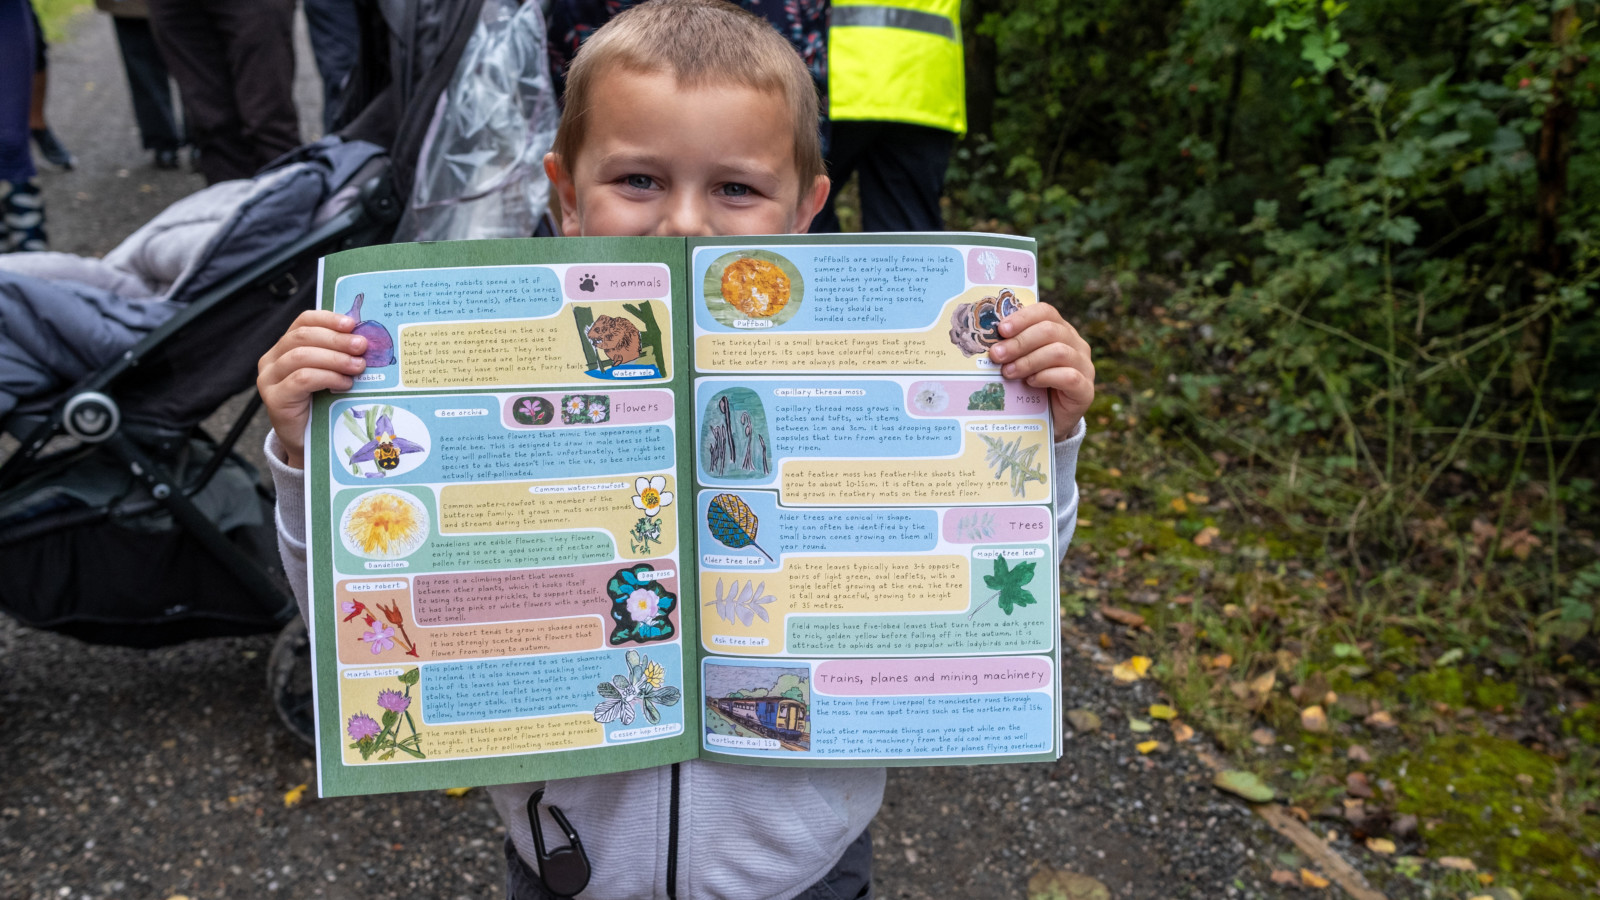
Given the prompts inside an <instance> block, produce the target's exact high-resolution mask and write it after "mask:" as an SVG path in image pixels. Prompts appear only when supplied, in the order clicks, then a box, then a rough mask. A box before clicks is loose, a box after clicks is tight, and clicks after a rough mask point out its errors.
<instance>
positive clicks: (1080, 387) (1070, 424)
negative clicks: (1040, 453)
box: [989, 303, 1094, 441]
mask: <svg viewBox="0 0 1600 900" xmlns="http://www.w3.org/2000/svg"><path fill="white" fill-rule="evenodd" d="M1000 336H1001V337H1003V338H1006V340H1003V341H1001V342H1000V343H998V344H995V345H994V346H993V347H990V348H989V358H990V359H992V360H994V361H995V362H997V363H1000V364H1001V366H1000V374H1001V375H1004V376H1005V377H1007V378H1016V379H1019V380H1021V381H1025V382H1027V383H1028V384H1029V385H1032V386H1033V387H1039V388H1049V389H1050V411H1051V412H1052V413H1053V414H1054V418H1055V428H1056V440H1058V441H1059V440H1062V439H1063V438H1067V437H1071V436H1072V433H1073V432H1074V431H1077V430H1078V421H1079V420H1080V419H1082V418H1083V414H1084V413H1086V412H1088V411H1089V404H1091V403H1093V402H1094V363H1093V362H1090V360H1089V343H1088V342H1087V341H1085V340H1084V339H1083V337H1082V336H1080V335H1079V334H1078V329H1076V328H1073V327H1072V326H1071V325H1070V324H1068V323H1067V321H1066V320H1065V319H1063V318H1061V313H1059V312H1056V309H1055V307H1053V306H1051V305H1050V304H1048V303H1030V304H1029V305H1027V306H1024V307H1022V308H1021V309H1019V310H1017V311H1016V312H1014V313H1012V314H1011V315H1009V316H1006V317H1005V318H1004V319H1002V320H1000Z"/></svg>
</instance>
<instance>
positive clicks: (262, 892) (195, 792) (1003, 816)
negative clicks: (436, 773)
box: [0, 15, 1289, 900]
mask: <svg viewBox="0 0 1600 900" xmlns="http://www.w3.org/2000/svg"><path fill="white" fill-rule="evenodd" d="M301 44H302V46H301V50H302V66H301V78H300V83H299V84H298V85H297V91H296V93H297V96H298V97H299V98H300V99H301V108H302V110H303V111H304V112H303V116H302V118H303V119H304V120H305V125H306V128H305V131H306V135H307V137H308V138H309V137H310V136H312V135H313V134H314V133H315V128H314V125H315V116H316V102H317V93H318V86H317V82H316V77H315V74H314V71H313V70H312V69H311V67H310V65H309V55H307V54H306V52H305V47H304V41H303V35H302V41H301ZM52 61H53V66H54V69H53V72H54V81H53V84H52V104H51V109H50V112H51V117H52V121H53V124H54V126H55V128H56V129H57V131H58V132H59V133H60V134H61V136H62V138H63V140H64V141H66V143H67V144H68V146H69V147H71V148H72V150H73V151H74V152H75V153H76V154H77V155H78V160H79V165H78V169H77V171H74V172H70V173H47V174H46V175H45V177H44V181H45V184H46V191H47V198H48V202H49V214H50V226H51V232H52V237H53V239H54V247H55V249H59V250H66V251H71V252H77V253H91V254H99V253H104V252H105V251H106V250H108V249H110V248H111V247H112V246H114V245H115V244H116V243H117V241H119V240H121V238H122V237H124V236H125V235H127V234H128V233H129V232H131V231H133V230H134V228H136V227H137V226H138V225H139V224H141V223H143V222H144V221H145V220H147V219H148V218H150V217H151V216H153V215H154V214H155V213H156V212H158V211H159V210H161V209H162V208H164V207H165V206H166V205H168V204H169V203H171V202H172V201H173V200H175V199H177V198H178V197H181V196H183V195H184V194H186V193H188V192H190V191H193V190H196V189H198V188H199V187H200V186H201V181H200V179H199V177H198V176H195V175H193V174H192V173H189V172H187V171H180V172H162V171H158V170H156V169H155V168H153V166H151V164H150V160H149V157H148V154H146V153H144V152H143V151H141V150H140V149H139V147H138V139H137V134H136V132H135V131H134V128H133V125H132V116H131V113H130V111H129V106H128V99H127V91H126V87H125V83H124V80H123V75H122V70H121V65H120V59H119V57H118V56H117V50H116V45H115V41H114V40H113V38H112V34H111V25H110V23H109V21H108V20H107V19H106V18H104V17H103V16H97V15H87V16H84V17H82V18H81V19H79V20H78V21H77V22H76V24H75V30H74V36H73V38H72V39H71V40H70V41H69V42H66V43H63V44H62V45H61V46H59V47H57V48H55V49H54V51H53V55H52ZM246 442H247V444H249V445H250V446H252V447H254V446H259V439H258V438H255V439H252V438H247V439H246ZM1085 627H1087V628H1090V629H1093V628H1096V627H1098V626H1097V625H1088V626H1085ZM1092 636H1093V635H1092V634H1079V633H1077V632H1074V633H1072V634H1071V635H1069V639H1068V641H1067V643H1068V646H1069V650H1068V653H1067V656H1066V662H1067V666H1066V668H1067V671H1066V674H1065V682H1066V685H1067V687H1066V698H1067V700H1066V705H1067V708H1069V709H1071V708H1079V707H1084V708H1089V709H1092V710H1094V711H1095V712H1097V713H1098V714H1099V715H1100V716H1102V717H1103V718H1104V720H1105V721H1106V722H1107V723H1118V724H1120V723H1122V722H1123V721H1125V718H1126V716H1127V714H1129V713H1135V714H1139V713H1141V711H1142V710H1144V709H1145V708H1146V707H1148V705H1149V704H1151V703H1154V702H1158V701H1159V697H1158V696H1157V695H1156V693H1155V690H1154V688H1152V687H1151V686H1150V685H1149V684H1148V683H1140V684H1137V685H1133V686H1122V685H1117V684H1115V683H1114V682H1113V681H1112V680H1111V679H1110V678H1109V677H1108V676H1107V675H1106V674H1105V673H1104V672H1103V671H1101V670H1100V669H1099V668H1097V667H1096V662H1097V660H1095V659H1094V658H1093V657H1094V656H1096V655H1098V654H1099V653H1100V651H1099V650H1098V649H1097V648H1095V646H1094V644H1093V643H1092V642H1091V641H1090V640H1089V638H1090V637H1092ZM270 643H271V642H270V638H265V637H263V638H251V639H236V640H212V641H200V642H195V643H191V644H188V645H185V646H181V647H175V648H169V649H165V650H159V651H149V652H142V651H132V650H122V649H115V648H104V647H90V646H87V645H84V644H80V643H77V642H75V641H71V640H68V639H65V638H61V637H59V636H56V635H53V634H47V633H42V632H37V631H32V630H29V629H26V628H21V627H19V626H17V625H16V624H15V623H14V622H12V621H11V620H9V619H3V620H0V760H4V765H3V766H0V860H3V863H0V897H3V898H8V900H9V898H18V900H22V898H28V900H44V898H101V897H137V898H147V897H149V898H158V900H165V898H168V897H171V896H173V895H177V894H181V895H185V896H188V897H194V898H200V897H272V896H291V897H324V898H346V897H349V898H357V897H359V898H401V897H404V898H407V900H416V898H457V897H497V896H500V895H501V892H502V888H501V879H502V877H503V863H502V860H501V858H500V841H501V832H500V829H499V824H498V819H497V818H496V816H495V814H494V811H493V809H492V807H491V806H490V804H489V802H488V798H487V796H486V795H485V793H484V792H483V791H472V792H470V793H467V794H466V795H465V796H462V797H450V796H447V795H445V794H443V793H433V792H430V793H420V794H399V795H389V796H377V797H366V798H354V799H350V798H346V799H339V800H329V801H321V800H317V799H315V797H314V796H313V792H312V791H308V792H307V793H306V796H305V798H304V799H303V800H302V801H300V802H299V803H298V804H296V805H294V806H292V807H288V806H286V805H285V802H284V794H285V792H288V791H290V790H291V789H293V788H295V787H296V786H298V785H301V784H304V783H307V782H313V781H314V780H315V779H314V777H313V772H312V767H311V760H310V755H309V753H308V752H307V750H306V749H305V748H303V747H301V746H300V745H298V744H297V743H296V742H295V741H294V740H293V739H292V738H291V737H290V736H289V735H288V733H287V732H286V731H285V730H284V729H283V728H282V727H281V726H279V724H278V723H277V720H276V718H275V716H274V714H273V711H272V707H271V703H270V701H269V699H268V695H267V692H266V689H265V662H266V656H267V652H268V650H269V648H270ZM1073 648H1076V649H1073ZM1099 662H1103V660H1100V661H1099ZM1161 727H1164V726H1158V728H1161ZM1108 732H1116V733H1115V735H1114V736H1111V735H1110V734H1108ZM1134 743H1135V741H1134V739H1133V736H1132V735H1129V734H1127V733H1126V728H1124V727H1116V726H1115V725H1112V724H1108V726H1107V728H1106V729H1105V730H1104V731H1103V732H1101V733H1097V734H1090V735H1082V736H1074V737H1072V738H1071V739H1069V741H1068V744H1067V755H1066V757H1065V758H1064V759H1062V760H1061V761H1060V762H1059V763H1057V764H1054V765H1021V766H991V767H980V768H920V769H901V770H895V771H893V772H891V774H890V778H889V792H888V796H887V798H886V802H885V806H884V809H883V812H882V813H881V814H880V815H879V817H878V820H877V822H876V824H875V825H874V831H873V834H874V842H875V844H876V848H877V860H878V890H879V892H880V895H881V896H882V897H885V898H905V900H922V898H930V900H931V898H941V900H943V898H952V897H974V898H989V897H996V898H1000V897H1021V896H1025V895H1026V885H1027V882H1028V879H1029V877H1030V876H1031V875H1032V873H1034V872H1035V871H1036V870H1037V869H1039V868H1040V867H1041V866H1048V867H1052V868H1062V869H1071V870H1073V871H1077V872H1080V873H1083V874H1086V875H1090V876H1093V877H1095V878H1098V879H1100V880H1102V881H1103V882H1105V884H1106V885H1108V886H1109V887H1110V888H1111V891H1112V894H1113V895H1114V896H1116V897H1130V898H1147V900H1168V898H1218V897H1276V896H1279V894H1278V893H1277V892H1278V891H1279V890H1281V889H1279V888H1277V887H1275V886H1274V885H1271V884H1270V883H1268V882H1267V878H1266V875H1267V872H1268V870H1269V869H1271V868H1281V867H1283V866H1284V865H1285V864H1286V860H1280V859H1279V854H1281V853H1284V852H1286V851H1287V850H1288V849H1289V848H1288V847H1287V845H1284V844H1282V843H1281V842H1279V841H1278V840H1277V839H1276V838H1275V837H1273V836H1272V835H1271V833H1270V832H1269V831H1268V830H1267V829H1266V828H1265V827H1264V826H1262V825H1261V824H1260V823H1259V821H1258V820H1257V819H1256V818H1255V817H1254V816H1253V815H1251V814H1250V812H1249V811H1248V810H1247V809H1246V808H1245V807H1244V806H1243V805H1242V804H1239V803H1237V802H1235V801H1233V800H1231V799H1229V798H1227V797H1225V796H1224V795H1222V794H1220V793H1218V792H1217V791H1215V790H1214V789H1213V788H1211V787H1210V784H1209V782H1210V774H1209V772H1208V771H1207V770H1206V769H1205V768H1204V767H1203V766H1202V765H1201V764H1200V763H1199V762H1198V761H1196V760H1195V759H1194V757H1193V755H1192V754H1191V753H1190V752H1188V751H1187V750H1186V749H1184V747H1183V746H1180V748H1179V749H1172V750H1167V751H1165V752H1158V753H1157V754H1155V755H1152V756H1142V755H1140V754H1139V753H1138V752H1137V751H1136V750H1135V748H1134ZM1185 746H1186V745H1185Z"/></svg>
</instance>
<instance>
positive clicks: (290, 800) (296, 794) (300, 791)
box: [283, 784, 311, 806]
mask: <svg viewBox="0 0 1600 900" xmlns="http://www.w3.org/2000/svg"><path fill="white" fill-rule="evenodd" d="M310 786H311V785H309V784H297V785H295V786H294V787H292V788H290V789H288V790H287V791H284V792H283V805H284V806H293V805H295V804H296V803H299V802H300V798H301V797H303V796H305V793H306V788H309V787H310Z"/></svg>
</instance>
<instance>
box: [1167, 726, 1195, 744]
mask: <svg viewBox="0 0 1600 900" xmlns="http://www.w3.org/2000/svg"><path fill="white" fill-rule="evenodd" d="M1172 739H1173V740H1175V741H1177V742H1178V743H1180V744H1182V743H1184V742H1185V741H1191V740H1194V729H1193V728H1190V727H1189V726H1187V725H1185V724H1183V723H1182V722H1173V723H1172Z"/></svg>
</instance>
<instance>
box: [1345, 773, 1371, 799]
mask: <svg viewBox="0 0 1600 900" xmlns="http://www.w3.org/2000/svg"><path fill="white" fill-rule="evenodd" d="M1344 789H1345V793H1347V794H1349V795H1350V796H1352V797H1360V798H1361V799H1363V800H1370V799H1372V785H1371V784H1370V783H1369V782H1368V781H1367V776H1366V773H1365V772H1351V773H1350V774H1349V775H1346V776H1345V777H1344Z"/></svg>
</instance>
